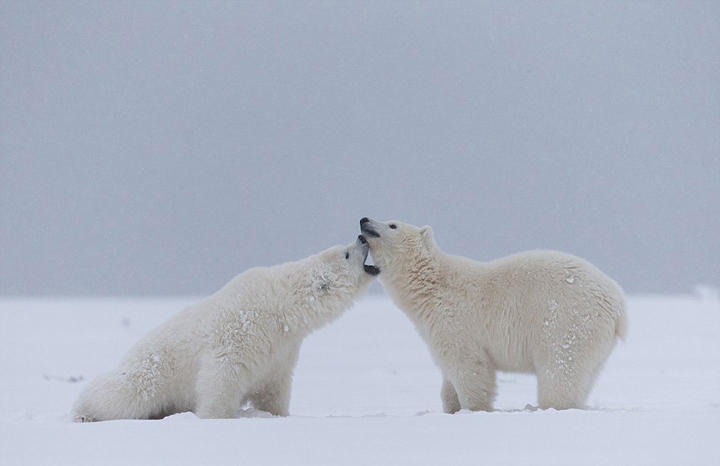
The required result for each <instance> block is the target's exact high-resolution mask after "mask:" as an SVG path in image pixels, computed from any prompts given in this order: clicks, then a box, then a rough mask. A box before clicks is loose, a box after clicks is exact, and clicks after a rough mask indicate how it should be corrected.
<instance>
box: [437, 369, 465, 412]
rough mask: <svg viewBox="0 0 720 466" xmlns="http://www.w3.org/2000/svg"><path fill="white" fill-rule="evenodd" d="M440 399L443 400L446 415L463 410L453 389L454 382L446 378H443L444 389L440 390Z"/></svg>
mask: <svg viewBox="0 0 720 466" xmlns="http://www.w3.org/2000/svg"><path fill="white" fill-rule="evenodd" d="M440 398H441V399H442V404H443V412H444V413H447V414H455V413H457V412H458V411H460V409H462V407H461V406H460V400H459V399H458V394H457V392H456V391H455V387H453V385H452V382H450V380H449V379H448V378H445V377H444V378H443V384H442V389H441V390H440Z"/></svg>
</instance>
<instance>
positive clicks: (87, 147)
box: [0, 0, 720, 295]
mask: <svg viewBox="0 0 720 466" xmlns="http://www.w3.org/2000/svg"><path fill="white" fill-rule="evenodd" d="M718 18H720V2H716V1H708V2H662V1H656V0H652V1H644V2H643V1H633V2H608V1H598V2H595V1H577V2H542V1H540V2H538V1H533V2H507V1H497V2H452V3H448V2H419V1H417V2H388V1H382V2H369V1H364V2H342V3H335V2H299V1H293V2H272V1H270V2H226V1H222V2H219V1H218V2H206V1H202V2H189V1H134V2H103V1H96V0H93V1H55V2H36V1H7V0H0V294H5V295H84V294H92V295H132V294H141V295H167V294H209V293H212V292H214V291H215V290H216V289H218V288H219V287H220V286H222V285H223V284H224V283H226V282H227V281H228V280H230V279H231V278H232V277H233V276H235V275H236V274H237V273H239V272H241V271H242V270H244V269H246V268H248V267H252V266H257V265H272V264H275V263H280V262H285V261H288V260H294V259H298V258H301V257H304V256H307V255H310V254H313V253H315V252H318V251H320V250H322V249H325V248H326V247H329V246H331V245H334V244H339V243H349V242H351V241H352V240H353V239H354V237H355V236H356V235H357V234H358V225H357V224H358V220H359V219H360V218H361V217H363V216H369V217H374V218H378V219H383V220H387V219H400V220H403V221H407V222H410V223H415V224H418V225H425V224H430V225H432V226H433V227H434V229H435V237H436V239H437V241H438V244H439V245H440V247H441V248H442V249H444V250H445V251H447V252H450V253H454V254H462V255H465V256H469V257H471V258H474V259H477V260H490V259H493V258H497V257H500V256H503V255H507V254H510V253H513V252H517V251H520V250H525V249H538V248H540V249H559V250H563V251H567V252H570V253H573V254H576V255H579V256H581V257H584V258H586V259H588V260H590V261H591V262H593V263H595V264H596V265H597V266H599V267H600V268H601V269H602V270H603V271H605V272H606V273H607V274H608V275H610V276H611V277H613V278H614V279H616V280H617V281H618V282H619V283H620V284H621V285H622V286H623V287H624V288H625V289H626V290H627V291H628V292H633V293H638V292H651V293H671V292H689V291H691V290H692V288H693V286H694V285H695V284H698V283H706V284H710V285H713V286H720V266H719V265H718V264H720V235H719V233H718V232H719V231H720V215H718V205H719V204H720V21H719V20H718Z"/></svg>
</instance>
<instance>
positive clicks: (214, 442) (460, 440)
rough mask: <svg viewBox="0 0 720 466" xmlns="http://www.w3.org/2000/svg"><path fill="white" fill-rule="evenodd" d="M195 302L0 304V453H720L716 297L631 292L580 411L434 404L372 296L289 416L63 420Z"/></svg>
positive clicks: (319, 357)
mask: <svg viewBox="0 0 720 466" xmlns="http://www.w3.org/2000/svg"><path fill="white" fill-rule="evenodd" d="M192 301H194V300H193V299H162V300H157V299H145V300H122V299H121V300H119V299H112V300H63V299H53V300H10V299H5V300H0V464H2V465H3V466H6V465H7V466H10V465H43V464H47V465H65V464H67V465H103V466H110V465H116V464H117V465H130V464H133V465H136V464H153V465H157V464H172V465H184V464H212V465H224V464H233V465H234V464H243V465H264V464H267V465H281V464H296V465H303V464H312V465H324V464H328V465H348V464H349V465H377V464H388V465H400V464H412V465H419V464H432V465H437V464H508V465H520V464H533V465H541V464H553V465H560V464H582V465H591V464H597V465H603V466H605V465H608V464H613V465H619V464H631V465H640V464H647V465H654V466H657V465H663V464H667V465H678V464H683V465H710V464H718V461H719V460H718V459H719V458H720V435H719V434H720V301H718V299H717V294H716V293H715V294H714V293H713V292H712V291H710V290H706V291H705V292H701V293H698V294H697V295H695V296H680V297H640V296H634V297H632V296H631V297H630V299H629V316H630V333H629V338H628V340H627V342H626V343H625V344H621V345H620V346H619V347H618V348H617V349H616V350H615V352H614V353H613V355H612V356H611V358H610V361H609V362H608V364H607V367H606V369H605V371H604V372H603V373H602V375H601V378H600V380H599V382H598V383H597V385H596V387H595V390H594V391H593V393H592V394H591V396H590V399H589V404H590V405H591V406H592V408H591V409H588V410H584V411H580V410H571V411H564V412H558V411H553V410H550V411H537V410H534V409H532V408H531V407H530V406H527V405H534V404H536V399H535V381H534V379H533V378H531V377H528V376H521V375H516V374H502V375H501V376H500V377H499V397H498V400H497V403H496V406H497V408H498V411H496V412H492V413H470V412H461V413H459V414H456V415H454V416H449V415H445V414H442V409H441V404H440V396H439V390H440V376H439V373H438V371H437V369H436V368H435V366H434V364H433V363H432V361H431V360H430V357H429V355H428V352H427V349H426V348H425V345H424V344H423V343H422V341H421V340H420V339H419V337H418V336H417V335H416V333H415V331H414V329H413V328H412V326H411V325H410V323H409V322H408V321H407V319H406V318H405V316H404V315H403V314H402V313H401V312H400V311H399V310H398V309H397V308H395V306H393V304H392V303H391V302H390V301H389V300H388V299H387V298H386V297H384V296H370V297H367V298H365V299H364V300H362V301H361V302H359V303H358V304H357V305H356V306H355V308H354V309H353V310H351V311H350V312H348V313H347V314H346V315H345V316H343V317H342V318H341V319H340V320H339V321H338V322H336V323H334V324H333V325H330V326H329V327H326V328H324V329H322V330H321V331H319V332H317V333H315V334H313V335H311V336H310V337H309V338H308V339H307V340H306V342H305V345H304V346H303V350H302V353H301V355H300V362H299V364H298V367H297V370H296V376H295V382H294V386H293V399H292V404H291V407H290V410H291V413H292V416H290V417H289V418H269V417H268V416H264V415H263V413H257V412H252V411H248V412H246V413H245V417H243V418H241V419H235V420H200V419H198V418H196V417H195V416H194V415H192V414H190V413H185V414H179V415H175V416H171V417H169V418H166V419H164V420H162V421H112V422H104V423H94V424H74V423H71V422H70V420H69V410H70V407H71V405H72V403H73V402H74V400H75V398H76V396H77V395H78V393H79V392H80V390H81V389H82V388H83V386H84V384H85V383H86V382H87V380H88V379H89V378H91V377H93V376H94V375H96V374H98V373H100V372H103V371H107V370H109V369H111V368H112V367H114V366H115V365H116V364H117V362H118V361H119V359H120V357H121V356H122V355H123V353H124V352H125V351H126V350H127V349H128V348H129V347H130V345H132V344H133V343H134V342H135V341H136V340H137V339H138V338H139V337H140V336H142V335H143V334H145V333H146V332H147V331H148V330H149V329H150V328H152V327H153V326H155V325H156V324H159V323H161V322H163V321H164V320H165V319H167V318H168V317H169V316H170V315H172V314H174V313H175V312H177V311H178V310H179V309H180V308H181V307H182V306H183V305H184V304H188V303H190V302H192Z"/></svg>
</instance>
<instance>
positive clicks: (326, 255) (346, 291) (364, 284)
mask: <svg viewBox="0 0 720 466" xmlns="http://www.w3.org/2000/svg"><path fill="white" fill-rule="evenodd" d="M369 250H370V245H369V244H368V242H367V240H366V239H365V237H364V236H362V235H360V236H358V238H357V240H355V242H353V243H351V244H349V245H347V246H334V247H331V248H329V249H326V250H325V251H323V252H321V253H319V254H316V255H315V256H311V257H309V258H308V259H307V260H305V261H301V262H299V263H298V264H297V265H298V266H299V267H300V268H302V269H303V270H304V274H302V275H303V276H304V277H305V279H304V281H303V283H302V284H301V285H300V286H302V287H305V288H307V289H308V292H307V293H304V294H307V295H308V296H309V299H310V300H311V301H316V300H317V303H316V304H320V305H329V306H331V307H335V306H339V307H345V305H344V304H345V303H347V302H348V300H350V301H352V300H354V299H356V298H357V297H358V296H360V295H361V294H363V293H364V292H365V291H366V290H367V288H368V286H369V285H370V282H372V280H373V278H375V276H376V275H377V274H378V273H379V269H378V268H377V267H374V266H371V265H365V261H366V260H367V256H368V252H369ZM341 303H343V304H341Z"/></svg>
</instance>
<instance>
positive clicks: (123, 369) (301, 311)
mask: <svg viewBox="0 0 720 466" xmlns="http://www.w3.org/2000/svg"><path fill="white" fill-rule="evenodd" d="M368 249H369V248H368V244H367V242H366V241H365V238H363V237H362V236H360V237H358V240H357V241H356V242H355V243H354V244H351V245H349V246H347V247H344V246H336V247H333V248H330V249H328V250H326V251H324V252H321V253H320V254H317V255H315V256H311V257H308V258H306V259H303V260H300V261H298V262H289V263H286V264H282V265H277V266H275V267H269V268H255V269H250V270H247V271H246V272H244V273H242V274H240V275H238V276H237V277H235V278H234V279H233V280H232V281H231V282H230V283H228V284H227V285H225V287H223V288H222V289H221V290H220V291H218V292H217V293H215V294H214V295H212V296H210V297H209V298H206V299H204V300H202V301H200V302H199V303H197V304H195V305H192V306H189V307H188V308H186V309H185V310H183V311H182V312H180V313H179V314H177V315H176V316H174V317H173V318H171V319H170V320H169V321H168V322H166V323H165V324H163V325H160V326H159V327H157V328H156V329H154V330H153V331H151V332H150V333H149V334H148V335H146V336H145V337H144V338H142V339H141V340H140V341H139V342H138V343H136V344H135V345H134V346H133V347H132V348H131V349H130V350H129V351H128V353H127V354H126V356H125V358H124V360H123V361H122V362H121V364H120V367H118V368H117V369H115V370H114V371H112V372H109V373H107V374H104V375H101V376H99V377H98V378H96V379H95V380H93V381H92V382H91V383H90V384H89V385H88V386H87V387H86V388H85V390H84V391H83V393H82V394H81V395H80V397H79V399H78V400H77V402H76V403H75V406H74V408H73V417H74V420H75V421H78V422H87V421H102V420H109V419H151V418H161V417H164V416H167V415H170V414H174V413H178V412H184V411H193V412H194V413H195V414H197V415H198V416H199V417H201V418H232V417H236V416H237V415H238V413H239V410H240V408H241V407H242V405H243V404H244V403H245V402H246V401H250V402H252V403H253V405H254V406H255V408H257V409H260V410H263V411H268V412H270V413H272V414H274V415H277V416H287V415H288V407H289V405H290V388H291V382H292V372H293V368H294V367H295V363H296V362H297V358H298V352H299V351H300V344H301V343H302V340H303V338H304V337H305V336H307V335H308V334H309V333H310V332H312V331H313V330H315V329H317V328H320V327H322V326H323V325H325V324H327V323H329V322H330V321H332V320H334V319H335V318H337V317H338V316H340V314H341V313H342V312H343V311H345V310H346V309H348V308H350V306H351V305H352V303H353V301H354V300H355V299H356V298H358V297H359V296H360V295H361V294H363V293H364V292H365V291H366V290H367V288H368V286H369V284H370V282H371V281H372V278H373V276H374V275H377V273H378V271H377V269H375V268H373V267H371V266H366V265H364V263H365V259H366V258H367V255H368Z"/></svg>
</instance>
